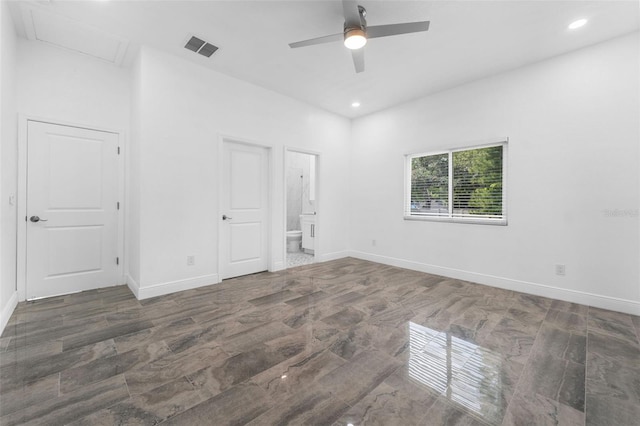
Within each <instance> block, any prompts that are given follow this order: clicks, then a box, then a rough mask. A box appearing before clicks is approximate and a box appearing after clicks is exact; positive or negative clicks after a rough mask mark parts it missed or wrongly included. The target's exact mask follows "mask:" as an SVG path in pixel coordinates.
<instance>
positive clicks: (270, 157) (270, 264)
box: [216, 134, 278, 282]
mask: <svg viewBox="0 0 640 426" xmlns="http://www.w3.org/2000/svg"><path fill="white" fill-rule="evenodd" d="M225 142H231V143H236V144H240V145H247V146H253V147H258V148H264V149H266V150H267V176H268V181H267V221H266V222H267V253H266V256H267V270H268V271H269V272H273V271H276V270H278V269H277V267H276V264H275V262H274V260H273V235H274V229H273V228H274V225H275V221H274V218H275V217H276V214H275V211H274V207H275V206H274V203H273V194H274V193H275V188H274V183H275V179H274V176H273V173H274V171H275V167H273V164H274V149H273V145H270V144H266V143H261V142H256V141H252V140H248V139H244V138H237V137H235V136H229V135H224V134H219V135H218V161H217V163H218V197H217V199H218V209H217V215H216V224H217V226H216V232H217V234H218V238H217V239H218V256H217V257H218V259H217V261H218V277H220V282H222V276H223V275H224V274H223V270H222V250H223V247H224V246H223V241H222V233H221V231H222V229H221V226H222V221H221V218H222V215H223V214H224V213H225V212H224V211H223V209H222V193H223V189H224V185H223V181H224V168H223V161H224V144H225ZM228 279H231V278H228Z"/></svg>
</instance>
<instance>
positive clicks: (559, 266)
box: [556, 263, 567, 276]
mask: <svg viewBox="0 0 640 426" xmlns="http://www.w3.org/2000/svg"><path fill="white" fill-rule="evenodd" d="M566 272H567V271H566V267H565V265H562V264H560V263H558V264H556V275H560V276H564V275H565V274H566Z"/></svg>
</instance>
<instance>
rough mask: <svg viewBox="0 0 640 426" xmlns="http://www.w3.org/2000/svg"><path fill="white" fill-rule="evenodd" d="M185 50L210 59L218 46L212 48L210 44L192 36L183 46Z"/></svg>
mask: <svg viewBox="0 0 640 426" xmlns="http://www.w3.org/2000/svg"><path fill="white" fill-rule="evenodd" d="M184 47H185V49H189V50H191V51H193V52H196V53H198V54H200V55H202V56H206V57H207V58H209V57H211V55H213V54H214V53H215V51H216V50H218V46H214V45H213V44H211V43H207V42H206V41H204V40H201V39H199V38H198V37H194V36H192V37H191V38H190V39H189V41H187V44H185V45H184Z"/></svg>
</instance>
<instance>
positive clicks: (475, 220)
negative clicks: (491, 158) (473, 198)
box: [403, 137, 509, 226]
mask: <svg viewBox="0 0 640 426" xmlns="http://www.w3.org/2000/svg"><path fill="white" fill-rule="evenodd" d="M508 145H509V138H506V137H505V138H498V139H494V140H491V141H484V142H482V143H479V144H470V145H466V146H464V147H460V148H452V149H446V150H438V151H429V152H420V153H411V154H405V156H404V206H403V217H404V220H411V221H427V222H453V223H470V224H481V225H500V226H506V225H507V163H508V155H507V154H508ZM496 146H501V147H502V217H500V218H491V217H468V216H467V217H460V216H454V215H453V184H452V183H453V153H454V152H460V151H470V150H475V149H483V148H493V147H496ZM442 154H447V155H448V160H447V167H448V175H449V176H448V199H449V202H448V206H447V207H448V214H447V216H441V215H436V214H434V215H429V214H422V215H413V214H411V210H410V209H411V208H410V207H409V208H408V209H407V207H408V206H410V205H411V162H412V160H413V159H414V158H418V157H427V156H433V155H442ZM407 210H408V212H407ZM407 213H409V214H407Z"/></svg>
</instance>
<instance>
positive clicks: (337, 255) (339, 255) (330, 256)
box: [316, 250, 382, 263]
mask: <svg viewBox="0 0 640 426" xmlns="http://www.w3.org/2000/svg"><path fill="white" fill-rule="evenodd" d="M350 253H351V252H349V251H347V250H343V251H334V252H333V253H325V254H322V255H320V256H316V260H317V261H318V262H329V261H330V260H338V259H344V258H345V257H349V256H350V255H351V254H350ZM381 263H382V262H381Z"/></svg>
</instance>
